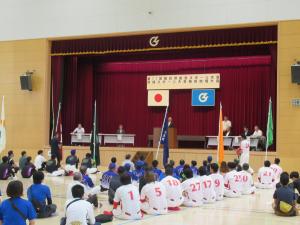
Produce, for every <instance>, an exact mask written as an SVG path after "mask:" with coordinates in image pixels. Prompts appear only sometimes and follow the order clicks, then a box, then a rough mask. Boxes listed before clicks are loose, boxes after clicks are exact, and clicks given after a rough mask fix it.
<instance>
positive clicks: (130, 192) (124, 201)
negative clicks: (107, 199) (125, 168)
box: [112, 173, 143, 220]
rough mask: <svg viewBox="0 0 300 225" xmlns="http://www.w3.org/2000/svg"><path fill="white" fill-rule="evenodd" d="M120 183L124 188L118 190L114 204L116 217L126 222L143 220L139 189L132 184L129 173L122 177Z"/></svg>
mask: <svg viewBox="0 0 300 225" xmlns="http://www.w3.org/2000/svg"><path fill="white" fill-rule="evenodd" d="M120 181H121V184H122V186H121V187H119V188H118V189H117V191H116V194H115V198H114V202H113V211H112V213H113V215H114V217H116V218H118V219H124V220H139V219H142V217H143V215H142V212H141V208H140V194H139V190H138V188H137V187H136V186H135V185H133V184H132V183H131V177H130V176H129V174H127V173H124V174H122V175H121V177H120Z"/></svg>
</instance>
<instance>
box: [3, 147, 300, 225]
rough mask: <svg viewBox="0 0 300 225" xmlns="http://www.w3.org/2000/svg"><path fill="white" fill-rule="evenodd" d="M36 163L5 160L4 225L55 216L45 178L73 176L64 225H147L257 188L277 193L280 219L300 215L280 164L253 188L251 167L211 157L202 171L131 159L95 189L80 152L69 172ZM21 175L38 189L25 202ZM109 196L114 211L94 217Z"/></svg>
mask: <svg viewBox="0 0 300 225" xmlns="http://www.w3.org/2000/svg"><path fill="white" fill-rule="evenodd" d="M31 160H32V158H31V157H30V156H27V155H26V152H24V151H23V152H22V153H21V158H20V160H19V167H18V166H16V165H15V163H14V160H13V152H12V151H10V152H9V155H8V156H4V157H2V163H1V164H0V179H1V180H7V179H9V178H13V181H11V182H9V184H8V186H7V190H6V193H7V196H8V197H9V199H7V200H4V201H3V202H2V203H1V205H0V224H11V225H14V224H18V225H23V224H24V225H25V224H26V220H29V224H30V225H32V224H34V220H35V218H46V217H50V216H52V215H54V214H55V213H56V205H55V204H54V203H53V202H52V197H51V190H50V188H49V186H47V185H45V184H43V181H44V177H45V175H44V173H46V174H47V176H63V175H65V176H73V181H72V182H71V183H69V185H68V188H67V191H66V205H65V217H64V218H62V221H61V224H72V223H74V222H77V223H79V224H90V225H91V224H100V223H99V222H100V221H101V219H103V216H104V217H105V216H110V217H112V216H114V217H116V218H119V219H134V220H136V219H142V218H143V215H144V214H149V215H163V214H167V213H168V212H169V211H179V210H180V209H181V207H182V206H186V207H199V206H201V205H203V204H212V203H214V202H216V201H222V200H223V199H224V197H228V198H239V197H241V196H242V195H250V194H254V193H255V192H256V188H258V189H271V188H274V189H275V188H276V190H275V192H274V195H273V198H274V203H273V209H274V211H275V213H276V215H280V216H295V215H298V210H297V207H296V205H297V204H300V197H298V195H297V194H296V191H297V192H298V193H299V191H300V179H299V173H298V172H292V173H291V174H290V175H289V174H288V173H287V172H283V171H282V168H281V167H280V166H279V164H280V159H278V158H276V159H275V161H274V164H272V165H271V163H270V161H268V160H266V161H265V162H264V166H263V167H262V168H260V169H259V171H258V177H257V182H256V183H254V179H253V175H252V174H251V173H250V172H249V169H250V166H249V165H248V164H247V163H245V164H243V165H239V163H238V161H234V162H228V163H226V162H222V163H221V165H220V167H219V165H218V164H217V163H214V162H213V159H212V157H211V156H209V157H208V158H207V160H204V161H203V163H202V165H200V166H199V167H197V164H198V163H197V161H195V160H193V161H191V165H189V164H186V162H185V161H184V160H180V161H179V165H178V166H175V163H174V161H172V160H170V161H169V163H168V164H167V165H165V167H164V170H161V169H159V163H158V161H157V160H153V161H152V164H151V165H148V164H147V163H146V161H145V158H144V157H143V156H141V157H140V158H139V159H138V160H137V161H136V162H135V163H133V162H132V161H131V156H130V155H126V157H125V160H124V162H123V163H122V164H121V166H118V165H117V159H116V158H115V157H112V158H111V162H110V164H109V166H108V170H107V171H106V172H103V173H102V176H101V180H100V183H99V185H95V184H94V182H93V180H92V179H91V177H90V174H92V173H97V172H98V170H97V168H96V166H95V164H94V161H93V159H92V156H91V154H86V157H85V158H84V159H83V160H82V162H81V165H80V167H79V159H78V157H77V156H76V151H75V150H72V151H71V154H70V156H68V157H67V158H66V162H65V163H66V165H65V167H64V168H63V167H61V166H60V165H58V164H57V162H56V159H55V157H51V158H50V159H49V160H46V158H45V157H44V156H43V151H42V150H40V151H38V153H37V156H36V158H35V160H34V163H32V162H31ZM18 170H21V175H22V177H23V178H30V177H32V179H33V184H32V185H31V186H30V187H29V188H28V189H27V199H28V200H25V199H23V198H21V197H22V195H23V184H22V182H21V181H18V180H17V177H16V174H17V172H18ZM290 180H291V183H290ZM106 191H107V192H108V202H109V204H111V205H112V210H111V211H105V212H104V214H103V215H99V216H97V217H95V215H94V210H93V207H99V202H98V198H97V195H98V194H99V193H100V192H106ZM100 206H101V204H100ZM83 209H86V210H83ZM85 212H87V214H86V213H85Z"/></svg>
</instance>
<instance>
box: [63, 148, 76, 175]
mask: <svg viewBox="0 0 300 225" xmlns="http://www.w3.org/2000/svg"><path fill="white" fill-rule="evenodd" d="M78 163H79V159H78V157H77V156H76V150H75V149H72V150H71V155H69V156H68V157H67V158H66V166H65V170H66V172H67V173H68V174H69V175H72V174H73V173H75V172H78Z"/></svg>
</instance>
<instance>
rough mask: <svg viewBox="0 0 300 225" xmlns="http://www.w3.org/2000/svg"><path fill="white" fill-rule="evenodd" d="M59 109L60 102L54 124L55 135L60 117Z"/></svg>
mask: <svg viewBox="0 0 300 225" xmlns="http://www.w3.org/2000/svg"><path fill="white" fill-rule="evenodd" d="M60 107H61V102H59V104H58V110H57V118H56V124H55V134H56V133H57V126H58V120H59V117H60Z"/></svg>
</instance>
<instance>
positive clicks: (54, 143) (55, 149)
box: [50, 133, 61, 165]
mask: <svg viewBox="0 0 300 225" xmlns="http://www.w3.org/2000/svg"><path fill="white" fill-rule="evenodd" d="M50 145H51V155H53V156H55V158H56V159H57V164H58V165H60V160H61V156H60V148H61V143H60V141H59V134H58V133H56V134H55V136H54V137H53V138H52V139H51V141H50Z"/></svg>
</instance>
